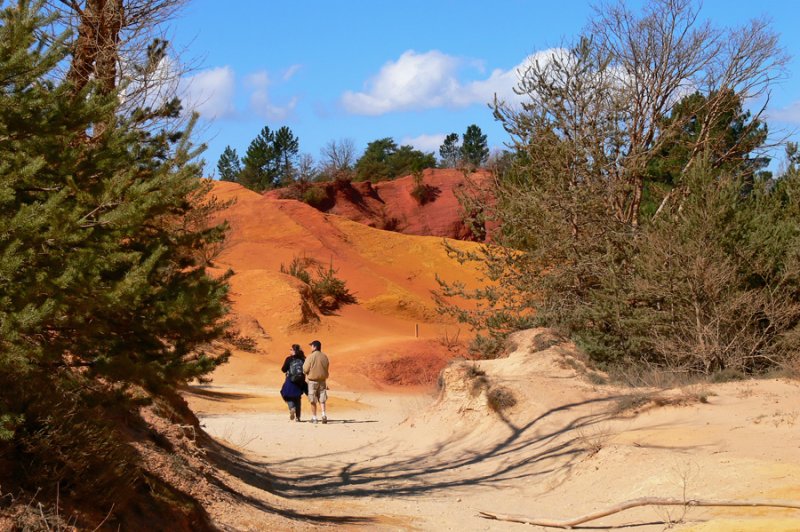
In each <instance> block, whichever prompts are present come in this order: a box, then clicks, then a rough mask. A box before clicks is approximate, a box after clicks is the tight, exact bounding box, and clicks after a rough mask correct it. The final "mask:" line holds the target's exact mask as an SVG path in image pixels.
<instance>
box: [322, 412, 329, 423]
mask: <svg viewBox="0 0 800 532" xmlns="http://www.w3.org/2000/svg"><path fill="white" fill-rule="evenodd" d="M327 422H328V416H326V415H325V414H322V424H323V425H324V424H325V423H327Z"/></svg>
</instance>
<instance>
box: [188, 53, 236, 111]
mask: <svg viewBox="0 0 800 532" xmlns="http://www.w3.org/2000/svg"><path fill="white" fill-rule="evenodd" d="M234 91H235V76H234V73H233V69H232V68H231V67H229V66H224V67H217V68H212V69H209V70H204V71H202V72H199V73H197V74H195V75H193V76H189V77H187V78H183V79H182V80H181V90H180V92H181V100H182V101H183V102H184V107H185V108H187V109H188V110H189V111H197V112H198V113H200V115H202V116H203V117H205V118H221V117H226V116H231V115H233V114H234V111H235V108H234V105H233V95H234Z"/></svg>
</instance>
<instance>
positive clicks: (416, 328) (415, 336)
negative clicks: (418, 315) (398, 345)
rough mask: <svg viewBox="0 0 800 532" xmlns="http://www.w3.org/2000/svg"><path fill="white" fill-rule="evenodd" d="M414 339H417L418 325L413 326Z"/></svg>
mask: <svg viewBox="0 0 800 532" xmlns="http://www.w3.org/2000/svg"><path fill="white" fill-rule="evenodd" d="M414 338H419V323H415V324H414Z"/></svg>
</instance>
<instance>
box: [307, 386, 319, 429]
mask: <svg viewBox="0 0 800 532" xmlns="http://www.w3.org/2000/svg"><path fill="white" fill-rule="evenodd" d="M318 391H319V388H318V383H316V382H313V381H312V382H309V383H308V400H309V402H310V403H311V422H312V423H316V422H317V401H319V396H318V395H317V394H318Z"/></svg>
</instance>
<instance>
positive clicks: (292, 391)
mask: <svg viewBox="0 0 800 532" xmlns="http://www.w3.org/2000/svg"><path fill="white" fill-rule="evenodd" d="M293 358H297V359H299V360H302V361H304V360H305V359H306V357H304V356H298V355H289V356H288V357H286V360H284V362H283V366H281V371H282V372H283V373H284V374H285V375H286V378H285V379H284V380H283V386H282V387H281V397H283V398H284V399H297V398H298V397H300V396H301V395H303V394H304V393H305V394H308V383H306V382H305V381H303V383H302V384H295V383H293V382H292V381H291V380H290V379H289V363H290V362H291V361H292V359H293Z"/></svg>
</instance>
